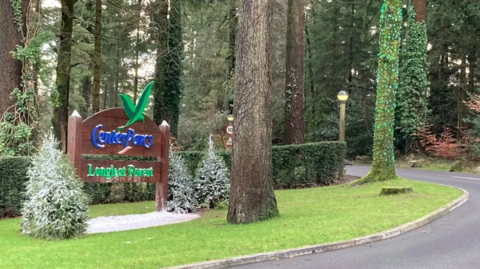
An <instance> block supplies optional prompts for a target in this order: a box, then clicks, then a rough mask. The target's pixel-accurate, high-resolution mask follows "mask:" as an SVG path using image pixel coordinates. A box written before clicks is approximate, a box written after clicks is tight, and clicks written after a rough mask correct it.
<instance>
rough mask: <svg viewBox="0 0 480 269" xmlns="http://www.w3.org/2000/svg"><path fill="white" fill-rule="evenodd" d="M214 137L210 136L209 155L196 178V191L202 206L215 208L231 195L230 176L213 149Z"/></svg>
mask: <svg viewBox="0 0 480 269" xmlns="http://www.w3.org/2000/svg"><path fill="white" fill-rule="evenodd" d="M213 150H214V149H213V139H212V137H209V138H208V157H207V159H206V160H203V164H202V167H201V168H200V169H199V171H198V173H197V177H196V179H195V192H196V197H197V200H198V202H199V203H200V204H201V205H202V206H207V207H209V208H214V207H215V205H216V204H218V203H220V202H223V201H227V200H228V198H229V196H230V177H229V175H228V170H227V168H226V167H225V164H224V163H223V161H222V160H221V159H220V158H219V157H218V156H216V155H215V153H214V151H213Z"/></svg>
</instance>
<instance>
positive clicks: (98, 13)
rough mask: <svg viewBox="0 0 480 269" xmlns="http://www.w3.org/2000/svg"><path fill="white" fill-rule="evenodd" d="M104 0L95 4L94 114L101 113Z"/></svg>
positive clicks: (99, 0) (98, 0)
mask: <svg viewBox="0 0 480 269" xmlns="http://www.w3.org/2000/svg"><path fill="white" fill-rule="evenodd" d="M101 31H102V0H96V2H95V47H94V50H93V102H92V103H93V112H94V113H96V112H98V111H100V66H101V64H102V35H101Z"/></svg>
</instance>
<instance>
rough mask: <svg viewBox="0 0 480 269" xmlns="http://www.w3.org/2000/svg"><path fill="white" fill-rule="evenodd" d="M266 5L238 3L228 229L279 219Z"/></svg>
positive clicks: (268, 3)
mask: <svg viewBox="0 0 480 269" xmlns="http://www.w3.org/2000/svg"><path fill="white" fill-rule="evenodd" d="M271 4H272V1H271V0H263V1H258V0H242V1H241V5H240V15H239V27H238V35H237V38H238V42H237V50H236V51H237V56H236V57H237V59H236V64H235V101H234V102H235V103H234V116H235V122H234V130H235V132H234V134H233V153H232V170H231V171H232V172H231V176H232V183H231V187H230V205H229V209H228V216H227V219H228V222H229V223H250V222H254V221H259V220H264V219H269V218H272V217H275V216H278V214H279V213H278V209H277V201H276V199H275V194H274V192H273V178H272V176H273V175H272V173H273V172H272V112H271V92H272V78H271V61H270V45H271V42H270V40H271V37H270V33H271V28H270V24H271ZM302 31H303V27H302Z"/></svg>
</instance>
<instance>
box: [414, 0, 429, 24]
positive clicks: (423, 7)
mask: <svg viewBox="0 0 480 269" xmlns="http://www.w3.org/2000/svg"><path fill="white" fill-rule="evenodd" d="M413 7H414V9H415V13H416V15H417V17H416V18H415V21H416V22H423V21H425V16H426V13H427V0H413Z"/></svg>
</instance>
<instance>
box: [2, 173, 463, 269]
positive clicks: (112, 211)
mask: <svg viewBox="0 0 480 269" xmlns="http://www.w3.org/2000/svg"><path fill="white" fill-rule="evenodd" d="M384 186H411V187H413V190H414V192H413V193H411V194H406V195H401V196H391V197H383V196H382V197H380V196H378V194H379V193H380V188H381V187H384ZM460 195H461V191H459V190H457V189H453V188H449V187H444V186H439V185H434V184H430V183H424V182H417V181H410V180H406V179H401V178H399V179H397V180H394V181H391V182H388V183H375V184H370V185H367V186H361V187H357V188H351V187H346V186H334V187H323V188H312V189H301V190H282V191H277V192H276V196H277V201H278V206H279V210H280V214H281V216H280V217H278V218H275V219H273V220H269V221H264V222H260V223H253V224H249V225H230V224H227V223H226V220H225V216H226V211H225V210H222V211H219V210H215V211H210V212H207V213H205V214H204V215H203V216H202V217H201V218H199V219H197V220H194V221H192V222H188V223H180V224H173V225H167V226H160V227H154V228H148V229H140V230H131V231H124V232H115V233H106V234H94V235H87V236H84V237H82V238H77V239H72V240H66V241H57V242H47V241H42V240H37V239H34V238H30V237H28V236H23V235H21V234H20V232H19V227H20V226H19V222H20V219H19V218H17V219H7V220H0V253H1V254H0V267H1V268H29V269H30V268H49V269H50V268H161V267H167V266H172V265H179V264H187V263H192V262H201V261H206V260H214V259H219V258H227V257H234V256H239V255H246V254H251V253H258V252H268V251H274V250H281V249H287V248H294V247H301V246H307V245H315V244H321V243H328V242H335V241H340V240H346V239H349V238H354V237H359V236H364V235H367V234H373V233H376V232H380V231H382V230H387V229H390V228H393V227H396V226H398V225H400V224H403V223H406V222H409V221H412V220H415V219H417V218H420V217H422V216H423V215H426V214H428V213H430V212H432V211H434V210H435V209H437V208H439V207H442V206H444V205H446V204H447V203H449V202H451V201H453V200H454V199H456V198H458V197H459V196H460ZM153 209H154V203H153V202H142V203H132V204H114V205H99V206H92V207H91V212H90V215H91V216H92V217H97V216H108V215H122V214H132V213H147V212H151V211H153Z"/></svg>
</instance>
